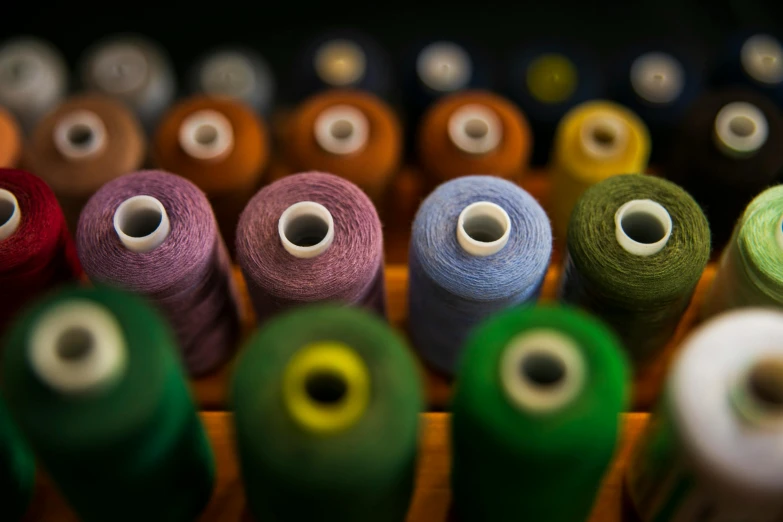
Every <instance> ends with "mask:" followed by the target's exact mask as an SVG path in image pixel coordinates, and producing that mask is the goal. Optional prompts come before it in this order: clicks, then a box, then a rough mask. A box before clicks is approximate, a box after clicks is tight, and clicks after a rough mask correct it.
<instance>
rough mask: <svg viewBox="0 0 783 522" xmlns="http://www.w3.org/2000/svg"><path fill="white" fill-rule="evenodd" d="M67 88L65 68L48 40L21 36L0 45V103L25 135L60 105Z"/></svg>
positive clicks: (61, 59)
mask: <svg viewBox="0 0 783 522" xmlns="http://www.w3.org/2000/svg"><path fill="white" fill-rule="evenodd" d="M67 90H68V68H67V66H66V64H65V60H64V59H63V57H62V56H61V55H60V52H59V51H58V50H57V49H56V48H54V47H53V46H52V45H51V44H50V43H48V42H45V41H43V40H39V39H37V38H31V37H23V38H17V39H13V40H8V41H6V42H5V43H4V44H3V45H2V46H0V105H2V106H5V107H6V108H8V109H9V110H10V111H11V112H12V113H13V114H14V115H15V116H16V118H17V120H18V121H19V124H20V125H21V126H22V128H23V130H24V131H25V133H26V134H29V133H30V132H32V130H33V128H34V127H35V126H36V125H37V124H38V121H39V120H40V119H41V118H42V117H43V116H44V115H45V114H46V113H47V112H49V111H50V110H51V109H52V108H54V107H55V106H56V105H57V104H59V103H60V102H61V101H62V99H63V98H64V97H65V95H66V93H67Z"/></svg>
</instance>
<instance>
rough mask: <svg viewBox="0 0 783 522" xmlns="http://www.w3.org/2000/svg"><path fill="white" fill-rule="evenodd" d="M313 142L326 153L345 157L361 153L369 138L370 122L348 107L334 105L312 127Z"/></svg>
mask: <svg viewBox="0 0 783 522" xmlns="http://www.w3.org/2000/svg"><path fill="white" fill-rule="evenodd" d="M313 132H314V133H315V141H316V142H318V145H319V146H320V147H321V148H322V149H324V150H325V151H327V152H331V153H332V154H339V155H347V154H354V153H356V152H359V151H361V150H362V149H364V147H366V146H367V141H368V140H369V137H370V122H369V121H368V120H367V117H366V116H365V115H364V113H363V112H362V111H360V110H359V109H357V108H356V107H352V106H350V105H335V106H333V107H329V108H328V109H326V110H324V111H323V112H321V114H319V115H318V117H317V118H316V120H315V124H314V126H313Z"/></svg>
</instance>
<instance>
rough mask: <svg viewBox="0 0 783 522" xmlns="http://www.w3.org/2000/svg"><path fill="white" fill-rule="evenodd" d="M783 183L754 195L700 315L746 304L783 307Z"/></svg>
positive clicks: (732, 239)
mask: <svg viewBox="0 0 783 522" xmlns="http://www.w3.org/2000/svg"><path fill="white" fill-rule="evenodd" d="M781 227H783V185H778V186H775V187H772V188H769V189H767V190H765V191H764V192H762V193H761V194H759V195H758V196H756V198H755V199H754V200H753V201H751V203H750V204H749V205H748V207H747V208H746V209H745V212H744V213H743V215H742V217H741V218H740V220H739V222H738V223H737V225H736V226H735V228H734V233H733V235H732V237H731V242H730V243H729V245H728V247H727V248H726V250H724V252H723V255H722V257H721V261H720V268H719V269H718V273H717V275H716V276H715V280H714V281H713V284H712V287H711V288H710V292H709V294H708V298H707V299H705V301H704V308H703V309H702V314H703V316H704V317H705V318H706V317H711V316H713V315H715V314H717V313H719V312H722V311H724V310H729V309H733V308H740V307H748V306H763V307H773V308H781V307H783V228H781Z"/></svg>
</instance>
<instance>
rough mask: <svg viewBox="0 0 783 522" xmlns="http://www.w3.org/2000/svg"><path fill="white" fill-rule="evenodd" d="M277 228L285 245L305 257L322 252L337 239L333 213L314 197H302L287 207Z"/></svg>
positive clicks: (293, 252) (299, 256)
mask: <svg viewBox="0 0 783 522" xmlns="http://www.w3.org/2000/svg"><path fill="white" fill-rule="evenodd" d="M277 230H278V233H279V235H280V241H281V243H282V244H283V248H285V249H286V251H287V252H288V253H289V254H291V255H292V256H294V257H298V258H301V259H309V258H312V257H316V256H320V255H321V254H323V253H324V252H326V250H328V249H329V247H330V246H331V244H332V241H334V219H333V218H332V214H331V213H330V212H329V210H328V209H327V208H326V207H324V206H323V205H321V204H319V203H315V202H313V201H300V202H299V203H294V204H293V205H291V206H290V207H288V208H287V209H285V211H284V212H283V213H282V214H281V215H280V220H279V221H278V225H277Z"/></svg>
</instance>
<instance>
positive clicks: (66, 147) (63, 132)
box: [22, 94, 146, 231]
mask: <svg viewBox="0 0 783 522" xmlns="http://www.w3.org/2000/svg"><path fill="white" fill-rule="evenodd" d="M145 150H146V143H145V140H144V133H143V131H142V128H141V125H140V124H139V122H138V121H137V119H136V117H135V116H134V115H133V113H132V112H131V111H130V110H129V109H128V108H126V107H125V105H123V104H122V102H118V101H115V100H113V99H111V98H109V97H106V96H103V95H98V94H90V95H83V96H76V97H73V98H70V99H68V100H66V101H65V102H63V103H62V104H61V105H60V106H58V107H57V108H56V109H55V110H54V111H52V112H51V113H49V114H48V115H47V116H46V117H45V118H44V119H43V120H42V121H41V123H39V124H38V126H37V127H36V128H35V129H34V131H33V134H32V135H31V136H30V140H29V142H28V143H27V146H26V147H25V148H24V151H23V153H22V165H23V167H24V168H25V169H26V170H29V171H30V172H32V173H34V174H35V175H37V176H38V177H40V178H41V179H43V180H44V181H45V182H46V183H48V184H49V186H50V187H52V190H54V193H55V194H56V195H57V199H58V200H59V201H60V205H61V206H62V208H63V212H64V213H65V218H66V220H67V221H68V227H69V228H70V229H71V231H74V230H75V228H76V222H77V220H78V219H79V213H80V212H81V209H82V207H83V206H84V204H85V203H86V202H87V200H88V199H89V198H90V196H92V195H93V193H94V192H95V191H96V190H98V189H99V188H100V187H101V186H103V184H104V183H106V182H108V181H111V180H113V179H115V178H117V177H119V176H122V175H123V174H127V173H129V172H133V171H135V170H138V169H139V168H140V167H141V165H142V163H143V162H144V159H145Z"/></svg>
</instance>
